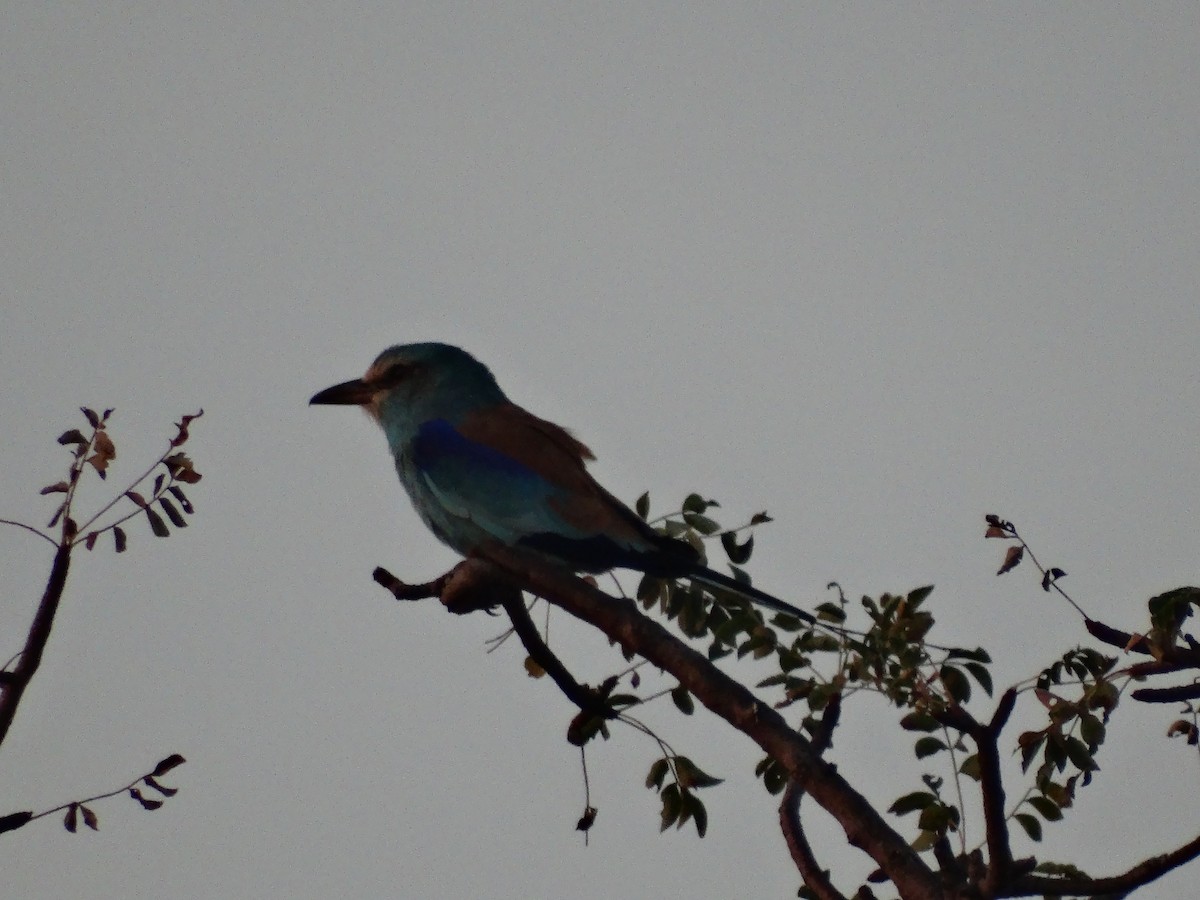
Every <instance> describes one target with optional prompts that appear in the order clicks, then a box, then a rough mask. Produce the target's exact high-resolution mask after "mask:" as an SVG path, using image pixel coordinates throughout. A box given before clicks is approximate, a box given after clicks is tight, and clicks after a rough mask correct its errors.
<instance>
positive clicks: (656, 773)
mask: <svg viewBox="0 0 1200 900" xmlns="http://www.w3.org/2000/svg"><path fill="white" fill-rule="evenodd" d="M670 770H671V766H670V763H668V762H667V758H666V757H665V756H664V757H663V758H662V759H656V760H655V761H654V762H653V763H652V764H651V766H650V771H649V772H647V773H646V787H648V788H661V787H662V783H663V779H664V778H666V777H667V772H669V771H670Z"/></svg>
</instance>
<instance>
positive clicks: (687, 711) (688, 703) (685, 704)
mask: <svg viewBox="0 0 1200 900" xmlns="http://www.w3.org/2000/svg"><path fill="white" fill-rule="evenodd" d="M671 700H672V702H673V703H674V704H675V705H676V706H677V707H678V708H679V711H680V712H681V713H683V714H684V715H685V716H690V715H691V714H692V713H694V712H695V711H696V704H695V703H693V702H692V695H691V694H690V693H688V689H687V688H685V687H684V686H683V685H682V684H681V685H679V686H678V687H676V688H674V689H672V691H671Z"/></svg>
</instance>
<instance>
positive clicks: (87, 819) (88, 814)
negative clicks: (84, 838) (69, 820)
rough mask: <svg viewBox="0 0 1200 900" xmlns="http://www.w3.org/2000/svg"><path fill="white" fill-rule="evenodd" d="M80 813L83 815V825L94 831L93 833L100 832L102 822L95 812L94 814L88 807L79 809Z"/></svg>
mask: <svg viewBox="0 0 1200 900" xmlns="http://www.w3.org/2000/svg"><path fill="white" fill-rule="evenodd" d="M79 811H80V812H81V813H83V824H84V825H86V826H87V827H88V828H90V829H92V831H99V830H100V820H99V819H97V818H96V814H95V813H94V812H92V811H91V810H90V809H89V808H88V807H86V806H81V807H79Z"/></svg>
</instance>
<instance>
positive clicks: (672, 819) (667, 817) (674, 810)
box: [658, 784, 683, 831]
mask: <svg viewBox="0 0 1200 900" xmlns="http://www.w3.org/2000/svg"><path fill="white" fill-rule="evenodd" d="M659 797H660V798H662V812H661V813H660V815H661V817H662V820H661V822H660V824H659V827H658V830H659V831H666V830H667V829H668V828H670V827H671V826H672V825H674V824H675V823H676V822H677V821H678V820H679V813H680V811H681V807H682V805H683V804H682V801H681V800H680V797H679V785H677V784H668V785H667V786H666V787H665V788H663V789H662V791H661V792H660V793H659Z"/></svg>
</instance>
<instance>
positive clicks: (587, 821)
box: [575, 806, 596, 831]
mask: <svg viewBox="0 0 1200 900" xmlns="http://www.w3.org/2000/svg"><path fill="white" fill-rule="evenodd" d="M595 822H596V807H594V806H589V807H588V808H587V809H585V810H584V811H583V815H582V816H580V817H579V821H578V822H576V823H575V830H576V831H588V830H589V829H590V828H591V827H592V825H594V824H595Z"/></svg>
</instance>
